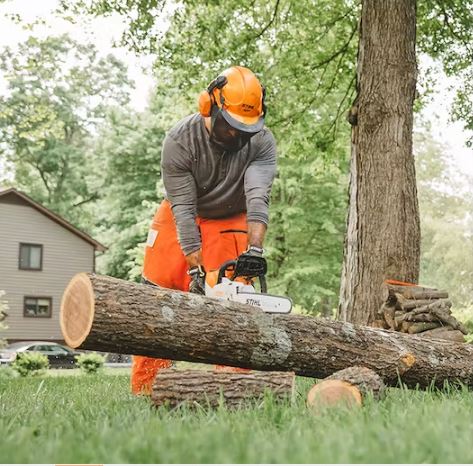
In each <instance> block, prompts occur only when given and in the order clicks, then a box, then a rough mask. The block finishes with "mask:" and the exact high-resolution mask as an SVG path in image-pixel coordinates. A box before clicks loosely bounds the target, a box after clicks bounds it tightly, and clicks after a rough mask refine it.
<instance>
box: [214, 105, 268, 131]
mask: <svg viewBox="0 0 473 466" xmlns="http://www.w3.org/2000/svg"><path fill="white" fill-rule="evenodd" d="M220 112H221V114H222V116H223V118H224V119H225V121H226V122H227V123H228V124H229V125H230V126H231V127H233V128H235V129H237V130H239V131H242V132H243V133H253V134H254V133H258V132H259V131H261V130H262V129H263V126H264V117H263V116H259V117H242V116H240V115H236V114H235V113H232V112H229V111H228V110H225V109H221V110H220Z"/></svg>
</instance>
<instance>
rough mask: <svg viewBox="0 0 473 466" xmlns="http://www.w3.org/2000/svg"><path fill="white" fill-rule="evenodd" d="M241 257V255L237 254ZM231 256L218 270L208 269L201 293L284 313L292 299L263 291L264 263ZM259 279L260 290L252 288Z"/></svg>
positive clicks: (264, 286) (271, 311)
mask: <svg viewBox="0 0 473 466" xmlns="http://www.w3.org/2000/svg"><path fill="white" fill-rule="evenodd" d="M240 258H241V256H240ZM240 258H239V259H238V260H231V261H227V262H225V263H223V264H222V266H221V267H220V269H219V270H216V271H213V272H209V273H207V275H206V280H205V295H206V296H209V297H212V298H217V299H222V300H228V301H235V302H238V303H244V304H249V305H250V306H255V307H258V308H260V309H261V310H263V311H264V312H269V313H275V314H288V313H289V312H291V309H292V301H291V300H290V298H286V297H284V296H275V295H271V294H267V293H266V291H267V286H266V278H265V274H266V267H261V265H260V263H259V264H258V263H256V262H257V261H255V263H254V264H252V260H251V257H250V258H248V261H247V262H248V263H247V262H245V261H244V262H242V261H241V260H240ZM255 279H258V280H259V283H260V288H261V293H258V292H256V290H255V288H254V286H253V284H254V281H255Z"/></svg>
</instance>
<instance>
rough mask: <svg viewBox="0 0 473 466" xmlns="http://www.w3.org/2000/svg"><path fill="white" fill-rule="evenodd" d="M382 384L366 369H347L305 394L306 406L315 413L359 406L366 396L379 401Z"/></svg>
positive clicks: (381, 393)
mask: <svg viewBox="0 0 473 466" xmlns="http://www.w3.org/2000/svg"><path fill="white" fill-rule="evenodd" d="M384 388H385V387H384V383H383V381H382V379H381V377H380V376H379V375H378V374H376V372H374V371H372V370H371V369H368V368H366V367H358V366H354V367H349V368H348V369H344V370H342V371H337V372H335V373H334V374H332V375H331V376H330V377H327V378H325V379H324V380H322V381H321V382H319V383H317V384H315V385H314V386H313V387H312V388H311V389H310V390H309V393H308V394H307V406H308V407H309V408H310V409H311V410H312V411H313V412H315V413H319V412H320V411H321V410H322V409H323V408H326V407H329V406H335V405H340V404H343V405H347V406H348V407H352V406H361V404H362V403H363V400H364V399H366V397H367V396H370V395H371V396H372V397H373V398H374V399H375V400H379V399H380V398H381V397H382V396H383V393H384Z"/></svg>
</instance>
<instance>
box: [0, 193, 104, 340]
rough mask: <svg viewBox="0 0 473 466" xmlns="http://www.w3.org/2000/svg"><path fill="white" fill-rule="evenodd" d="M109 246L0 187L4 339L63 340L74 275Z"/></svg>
mask: <svg viewBox="0 0 473 466" xmlns="http://www.w3.org/2000/svg"><path fill="white" fill-rule="evenodd" d="M105 249H106V248H105V247H104V246H103V245H102V244H100V243H99V242H98V241H96V240H94V239H93V238H91V237H90V236H89V235H88V234H86V233H84V232H83V231H81V230H79V229H78V228H76V227H75V226H73V225H71V224H70V223H69V222H67V221H66V220H64V219H63V218H62V217H60V216H59V215H57V214H55V213H54V212H52V211H51V210H49V209H47V208H46V207H44V206H42V205H41V204H39V203H37V202H35V201H34V200H33V199H31V198H30V197H29V196H27V195H26V194H24V193H22V192H20V191H18V190H16V189H14V188H10V189H6V190H0V290H4V291H5V293H6V295H5V296H4V299H5V300H6V301H7V303H8V311H7V313H8V316H7V318H6V320H5V323H6V325H7V326H8V328H7V330H6V331H4V332H2V335H0V337H2V338H6V339H7V340H8V341H9V342H12V341H17V340H50V341H58V342H60V341H63V337H62V334H61V329H60V325H59V312H60V306H61V298H62V293H63V292H64V289H65V288H66V286H67V284H68V283H69V281H70V279H71V278H72V277H73V276H74V275H75V274H76V273H78V272H94V271H95V255H96V252H97V251H101V252H103V251H105Z"/></svg>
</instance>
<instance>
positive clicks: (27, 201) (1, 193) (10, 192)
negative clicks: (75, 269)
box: [0, 188, 107, 252]
mask: <svg viewBox="0 0 473 466" xmlns="http://www.w3.org/2000/svg"><path fill="white" fill-rule="evenodd" d="M12 197H16V199H17V200H20V201H22V202H21V204H24V205H29V206H31V207H33V208H34V209H36V210H37V211H38V212H40V213H42V214H43V215H45V216H46V217H48V218H49V219H51V220H52V221H53V222H56V223H59V225H61V226H62V227H64V228H65V229H66V230H69V231H70V232H71V233H74V234H75V235H77V236H79V237H80V238H82V239H83V240H84V241H87V242H88V243H90V244H92V245H93V246H94V248H95V249H96V250H97V251H101V252H104V251H105V250H106V249H107V248H106V247H105V246H104V245H103V244H101V243H99V242H98V241H96V240H95V239H94V238H92V237H91V236H89V235H88V234H87V233H85V232H83V231H82V230H79V229H78V228H77V227H75V226H74V225H72V224H71V223H69V222H68V221H67V220H65V219H64V218H62V217H61V216H59V215H58V214H56V213H54V212H53V211H52V210H49V209H47V208H46V207H44V206H43V205H41V204H39V203H38V202H36V201H34V200H33V199H31V197H29V196H27V195H26V194H25V193H22V192H21V191H18V190H17V189H15V188H8V189H4V190H1V188H0V202H2V200H6V199H8V198H12Z"/></svg>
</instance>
